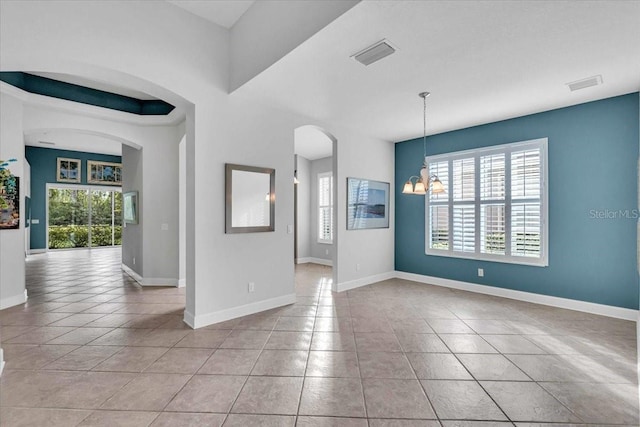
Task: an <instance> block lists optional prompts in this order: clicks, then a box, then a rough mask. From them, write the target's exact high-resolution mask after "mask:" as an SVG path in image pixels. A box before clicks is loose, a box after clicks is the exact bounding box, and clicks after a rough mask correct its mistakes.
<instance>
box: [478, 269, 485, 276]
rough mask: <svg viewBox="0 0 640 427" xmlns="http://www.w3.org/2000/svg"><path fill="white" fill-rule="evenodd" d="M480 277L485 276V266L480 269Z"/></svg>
mask: <svg viewBox="0 0 640 427" xmlns="http://www.w3.org/2000/svg"><path fill="white" fill-rule="evenodd" d="M478 277H484V268H479V269H478Z"/></svg>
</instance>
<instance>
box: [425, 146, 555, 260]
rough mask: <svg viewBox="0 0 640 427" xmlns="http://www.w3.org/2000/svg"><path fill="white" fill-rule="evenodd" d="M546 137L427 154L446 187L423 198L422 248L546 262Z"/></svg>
mask: <svg viewBox="0 0 640 427" xmlns="http://www.w3.org/2000/svg"><path fill="white" fill-rule="evenodd" d="M546 153H547V140H546V138H543V139H538V140H532V141H524V142H517V143H513V144H504V145H497V146H491V147H487V148H480V149H474V150H468V151H461V152H455V153H448V154H440V155H436V156H430V157H427V158H426V159H425V161H426V162H427V164H428V165H429V173H430V175H437V176H438V178H439V179H440V180H441V181H442V182H443V184H444V186H445V189H446V191H445V192H444V193H440V194H433V193H431V192H429V194H428V196H427V197H426V198H425V208H426V209H425V212H426V216H427V217H426V218H425V225H426V227H425V228H426V230H425V232H426V235H425V242H426V244H425V251H426V253H427V254H428V255H441V256H452V257H459V258H471V259H480V260H490V261H503V262H512V263H519V264H531V265H542V266H545V265H547V254H546V252H547V250H546V247H547V242H546V236H547V228H546V212H547V189H546V186H545V185H544V181H545V174H546V169H545V163H546Z"/></svg>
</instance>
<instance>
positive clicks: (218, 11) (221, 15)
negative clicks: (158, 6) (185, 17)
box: [167, 0, 255, 29]
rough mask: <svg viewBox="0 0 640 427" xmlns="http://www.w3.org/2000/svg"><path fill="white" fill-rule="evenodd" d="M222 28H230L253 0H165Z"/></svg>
mask: <svg viewBox="0 0 640 427" xmlns="http://www.w3.org/2000/svg"><path fill="white" fill-rule="evenodd" d="M167 2H169V3H171V4H174V5H176V6H178V7H181V8H183V9H184V10H186V11H188V12H191V13H193V14H194V15H198V16H200V17H202V18H204V19H206V20H208V21H211V22H213V23H214V24H217V25H220V26H221V27H224V28H227V29H229V28H231V27H233V25H234V24H235V23H236V22H237V21H238V19H240V17H241V16H242V15H243V14H244V13H245V12H246V11H247V9H249V8H250V7H251V5H252V4H253V3H255V0H167Z"/></svg>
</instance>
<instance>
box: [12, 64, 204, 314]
mask: <svg viewBox="0 0 640 427" xmlns="http://www.w3.org/2000/svg"><path fill="white" fill-rule="evenodd" d="M53 62H54V61H52V62H51V63H48V64H47V61H45V60H44V59H42V58H34V60H33V63H30V64H20V66H21V67H20V69H21V70H23V71H26V72H52V73H59V74H67V75H75V76H80V77H83V78H86V79H89V80H95V81H99V82H102V83H106V84H110V85H113V86H122V87H126V88H132V89H136V90H139V91H141V92H144V93H147V94H149V95H151V96H153V97H156V98H159V99H164V100H166V101H167V102H170V103H171V104H173V105H175V106H176V109H175V110H174V111H173V112H172V113H171V114H170V115H168V116H165V117H144V118H140V117H136V116H133V115H131V116H127V115H126V114H124V113H119V112H118V113H113V112H110V111H105V112H104V114H102V112H100V111H98V112H96V109H95V107H85V106H82V105H79V104H75V103H71V102H67V101H60V100H55V99H50V98H44V97H38V98H40V99H35V98H36V97H35V96H33V95H31V94H28V93H18V92H20V91H18V90H14V89H13V88H12V87H7V85H3V94H5V92H7V94H8V95H9V96H12V97H14V98H16V99H18V100H19V101H20V102H22V103H23V105H24V106H25V108H24V115H25V117H27V116H30V117H28V118H27V119H25V120H24V123H23V129H22V130H23V135H24V141H25V143H29V141H31V142H32V143H33V145H36V146H37V145H38V144H37V141H40V140H42V141H46V142H47V143H53V144H55V143H56V141H57V140H58V141H59V140H67V141H69V140H71V139H83V140H85V142H88V141H89V142H93V143H94V147H97V146H98V145H100V146H101V147H103V148H104V150H107V151H120V150H111V149H107V148H105V147H107V146H109V145H110V146H112V147H121V149H122V150H121V151H122V155H123V158H124V157H126V156H127V153H137V155H138V157H139V158H138V159H137V163H138V167H140V169H138V170H137V172H135V169H134V172H133V174H127V175H136V176H138V175H139V176H143V175H144V179H145V180H147V181H148V182H147V185H146V190H148V189H149V188H153V186H152V185H151V181H153V180H154V179H155V178H154V175H153V174H150V173H148V172H149V165H152V164H162V165H164V170H169V171H170V173H171V174H174V175H175V180H172V181H174V182H175V191H169V190H170V189H169V190H168V191H166V193H167V194H169V193H172V196H171V197H173V198H175V202H170V203H164V202H163V201H160V202H158V203H160V204H162V206H161V207H160V208H159V207H157V206H154V205H153V204H154V203H155V202H156V200H157V197H156V196H155V195H148V197H147V198H146V202H147V206H146V208H147V209H146V212H163V213H166V212H167V208H165V207H164V206H172V208H171V209H172V210H175V218H174V217H173V216H169V217H166V215H165V217H162V218H161V217H160V216H157V217H156V218H155V220H157V221H156V222H158V224H154V226H153V227H151V226H149V230H148V231H147V232H146V233H141V235H140V245H139V247H140V250H141V251H142V252H144V253H149V252H151V251H152V250H155V249H157V248H158V247H159V246H160V247H163V249H164V247H168V248H171V250H169V251H166V250H163V251H162V253H163V256H166V257H167V259H169V260H170V262H164V261H163V260H158V261H155V260H154V258H157V257H149V258H150V259H152V261H151V263H153V262H155V263H156V264H157V266H158V268H157V271H159V273H155V272H153V271H152V272H151V273H149V274H139V275H140V276H141V277H142V278H143V279H144V280H143V281H142V282H141V283H142V284H143V285H163V286H166V285H170V286H171V285H175V286H178V285H179V284H183V286H184V285H186V287H187V289H186V303H185V311H189V310H190V309H189V302H191V304H192V305H194V301H195V296H194V295H195V283H194V277H193V275H194V269H193V268H192V269H190V270H189V269H188V268H186V266H188V265H192V266H193V265H194V264H195V262H194V261H193V260H191V262H189V260H188V259H183V260H182V262H181V261H180V258H181V256H182V257H183V258H187V256H186V254H187V253H189V252H190V256H191V257H193V256H194V252H195V251H194V250H193V249H192V250H191V251H189V250H188V249H187V246H188V245H192V246H194V233H193V232H191V233H189V234H188V232H187V229H188V228H189V226H188V225H187V227H186V228H185V227H181V226H179V224H183V225H184V224H189V221H186V220H184V218H185V217H189V215H191V217H193V212H192V210H193V199H192V198H191V199H190V200H191V207H189V205H188V201H187V198H186V196H185V197H183V198H182V199H180V200H179V197H178V196H179V195H181V196H184V192H182V193H181V192H179V191H178V181H179V179H178V176H179V175H181V176H182V177H183V178H184V180H187V179H191V180H193V179H194V175H193V174H190V177H188V176H187V175H189V174H187V173H186V172H185V171H184V169H183V168H184V167H186V166H185V165H186V164H187V163H190V164H193V157H194V149H193V146H194V144H195V138H194V127H195V114H194V112H195V108H194V105H193V103H191V102H190V101H188V100H187V99H186V98H184V97H182V96H181V95H178V94H176V93H175V92H173V91H171V90H169V89H166V88H163V87H162V86H160V85H157V84H155V83H153V82H151V81H148V80H145V79H142V78H138V77H135V76H131V75H129V74H125V73H121V72H117V71H114V70H110V69H104V68H99V67H94V66H87V65H79V64H73V63H65V64H60V63H58V64H55V65H54V64H53ZM3 68H4V67H3ZM63 103H64V104H63ZM43 111H50V112H51V114H42V112H43ZM74 115H76V116H78V117H80V116H82V119H81V120H79V121H78V122H79V123H76V122H75V121H74V120H71V119H70V118H72V117H73V116H74ZM164 128H167V129H170V130H169V131H168V132H170V133H171V135H170V136H169V137H167V140H169V139H171V140H172V141H173V143H172V144H166V150H165V152H164V154H163V156H164V157H163V158H159V154H158V150H156V149H155V147H154V149H152V150H149V149H148V147H146V146H147V145H148V143H147V144H145V140H146V141H147V142H150V141H152V140H153V139H154V135H153V133H154V129H155V132H156V133H160V132H163V131H164ZM34 141H35V142H34ZM180 142H182V145H181V147H182V148H183V150H182V154H183V157H182V160H184V161H183V162H182V163H180V162H179V158H180V156H179V145H180ZM46 145H51V144H46ZM46 145H40V146H42V147H46ZM52 146H55V145H52ZM187 146H189V147H190V148H187ZM145 148H147V149H146V150H145ZM96 150H98V149H97V148H96ZM169 150H170V151H171V154H168V152H169ZM89 151H91V150H89ZM100 151H102V149H100ZM188 156H191V160H190V161H189V157H188ZM143 157H144V159H143ZM124 163H125V165H124V169H127V165H126V162H124ZM143 164H144V165H145V166H146V167H145V168H144V171H143V168H142V167H141V166H142V165H143ZM167 166H169V167H167ZM134 168H135V167H134ZM82 173H83V174H86V166H85V168H83V170H82ZM158 175H163V172H158ZM182 184H183V188H184V187H186V186H187V185H188V184H187V183H186V182H182ZM136 185H139V187H140V188H130V189H131V190H136V191H139V192H142V191H143V188H142V187H143V186H144V184H143V182H142V180H139V181H138V183H137V184H136ZM172 185H173V184H172ZM158 186H163V185H162V184H160V185H156V187H158ZM191 186H192V185H191ZM126 190H127V188H125V187H123V191H126ZM141 199H142V194H141ZM142 200H144V199H142ZM173 206H175V209H174V208H173ZM178 206H180V213H181V215H180V216H179V215H178ZM141 208H142V212H145V210H144V208H145V207H144V206H141ZM44 222H45V221H43V223H44ZM150 222H151V221H149V219H148V218H147V224H148V223H150ZM190 223H191V224H193V221H191V222H190ZM156 225H157V230H159V231H156V230H154V229H155V228H156ZM140 227H142V225H140ZM132 228H133V227H132ZM151 230H153V231H151ZM167 234H175V236H176V237H175V239H173V238H172V239H169V243H166V241H167V240H166V239H164V240H162V239H160V238H158V239H157V240H156V241H155V242H154V241H152V240H153V236H154V235H155V236H156V237H158V236H160V237H162V236H166V235H167ZM25 235H26V232H25ZM147 240H149V241H147ZM173 240H175V244H174V243H173ZM179 241H180V242H181V244H180V245H179V244H178V242H179ZM26 244H27V242H26V237H25V245H26ZM125 245H126V243H125ZM25 247H28V246H25ZM181 254H182V255H181ZM131 258H132V259H133V256H132V257H131ZM140 260H141V257H139V256H136V257H135V263H136V265H139V264H140ZM125 261H126V260H125V259H124V255H123V265H124V264H125ZM167 266H169V267H167ZM179 266H180V267H181V268H179ZM145 269H146V266H145ZM169 269H170V271H169ZM173 270H175V272H173ZM145 276H146V277H145ZM189 276H191V279H189ZM190 311H193V307H192V308H191V310H190Z"/></svg>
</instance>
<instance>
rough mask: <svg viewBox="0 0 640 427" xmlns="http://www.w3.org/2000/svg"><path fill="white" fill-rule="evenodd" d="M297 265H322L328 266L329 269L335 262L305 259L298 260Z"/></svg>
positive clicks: (321, 259)
mask: <svg viewBox="0 0 640 427" xmlns="http://www.w3.org/2000/svg"><path fill="white" fill-rule="evenodd" d="M296 264H320V265H327V266H329V267H332V266H333V261H332V260H330V259H323V258H314V257H304V258H297V259H296Z"/></svg>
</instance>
